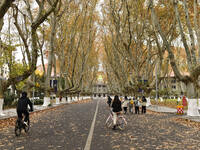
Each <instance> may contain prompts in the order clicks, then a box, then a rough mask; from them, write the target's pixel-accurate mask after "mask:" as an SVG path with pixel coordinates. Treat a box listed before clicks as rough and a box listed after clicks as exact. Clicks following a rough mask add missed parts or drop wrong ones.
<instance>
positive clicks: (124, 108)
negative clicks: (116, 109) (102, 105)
mask: <svg viewBox="0 0 200 150" xmlns="http://www.w3.org/2000/svg"><path fill="white" fill-rule="evenodd" d="M128 103H129V101H128V98H127V96H125V97H124V101H123V103H122V107H123V110H124V114H126V113H127V108H128Z"/></svg>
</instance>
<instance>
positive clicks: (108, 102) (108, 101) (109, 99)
mask: <svg viewBox="0 0 200 150" xmlns="http://www.w3.org/2000/svg"><path fill="white" fill-rule="evenodd" d="M111 102H112V98H111V97H110V96H109V95H108V100H107V104H108V106H109V107H110V106H111Z"/></svg>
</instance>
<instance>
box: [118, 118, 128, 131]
mask: <svg viewBox="0 0 200 150" xmlns="http://www.w3.org/2000/svg"><path fill="white" fill-rule="evenodd" d="M126 125H127V122H126V120H125V118H124V117H119V118H118V127H119V129H120V130H124V129H125V127H126Z"/></svg>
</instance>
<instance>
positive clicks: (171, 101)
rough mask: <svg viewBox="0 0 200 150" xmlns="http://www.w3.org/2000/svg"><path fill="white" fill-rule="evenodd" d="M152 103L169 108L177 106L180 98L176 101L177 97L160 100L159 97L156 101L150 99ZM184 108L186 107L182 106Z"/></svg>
mask: <svg viewBox="0 0 200 150" xmlns="http://www.w3.org/2000/svg"><path fill="white" fill-rule="evenodd" d="M151 104H152V105H159V106H166V107H170V108H175V109H176V108H177V106H179V105H182V100H181V101H179V102H178V100H177V99H163V101H161V100H160V99H159V100H158V101H156V100H154V99H151ZM184 109H187V106H184Z"/></svg>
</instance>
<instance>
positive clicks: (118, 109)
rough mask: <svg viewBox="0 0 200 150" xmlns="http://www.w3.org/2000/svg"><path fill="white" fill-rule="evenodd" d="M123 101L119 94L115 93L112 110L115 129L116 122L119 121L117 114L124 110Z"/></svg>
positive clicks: (114, 127)
mask: <svg viewBox="0 0 200 150" xmlns="http://www.w3.org/2000/svg"><path fill="white" fill-rule="evenodd" d="M121 105H122V103H121V101H120V99H119V97H118V95H115V97H114V100H113V103H112V106H111V107H112V108H113V109H112V111H113V124H114V126H113V130H115V129H116V123H117V114H119V112H121V111H122V106H121Z"/></svg>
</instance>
